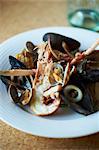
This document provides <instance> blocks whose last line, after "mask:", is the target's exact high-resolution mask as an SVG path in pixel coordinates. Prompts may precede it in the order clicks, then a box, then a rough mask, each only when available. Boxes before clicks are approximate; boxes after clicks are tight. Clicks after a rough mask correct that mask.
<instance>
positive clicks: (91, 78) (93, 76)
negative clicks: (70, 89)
mask: <svg viewBox="0 0 99 150" xmlns="http://www.w3.org/2000/svg"><path fill="white" fill-rule="evenodd" d="M81 76H82V78H83V80H85V81H86V83H89V82H99V70H98V69H94V70H91V69H89V70H88V69H87V70H86V71H85V72H83V73H82V74H81Z"/></svg>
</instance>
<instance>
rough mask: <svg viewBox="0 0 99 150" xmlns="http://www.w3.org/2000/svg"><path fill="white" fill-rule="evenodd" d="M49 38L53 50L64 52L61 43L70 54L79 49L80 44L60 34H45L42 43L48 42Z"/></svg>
mask: <svg viewBox="0 0 99 150" xmlns="http://www.w3.org/2000/svg"><path fill="white" fill-rule="evenodd" d="M49 38H50V42H51V46H52V49H54V50H59V51H61V52H64V48H63V46H62V42H65V43H66V44H67V49H68V51H70V52H73V51H75V50H77V49H78V48H79V47H80V42H78V41H77V40H75V39H72V38H69V37H66V36H63V35H60V34H56V33H50V32H49V33H46V34H45V35H44V36H43V41H45V42H46V41H48V39H49Z"/></svg>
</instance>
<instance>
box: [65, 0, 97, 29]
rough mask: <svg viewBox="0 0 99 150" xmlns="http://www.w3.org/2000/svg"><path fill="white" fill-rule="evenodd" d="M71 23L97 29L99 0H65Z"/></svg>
mask: <svg viewBox="0 0 99 150" xmlns="http://www.w3.org/2000/svg"><path fill="white" fill-rule="evenodd" d="M67 4H68V5H67V9H68V21H69V23H70V24H71V25H73V26H76V27H81V28H86V29H91V30H94V31H99V0H67Z"/></svg>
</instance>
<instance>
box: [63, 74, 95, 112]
mask: <svg viewBox="0 0 99 150" xmlns="http://www.w3.org/2000/svg"><path fill="white" fill-rule="evenodd" d="M68 84H72V85H75V86H77V87H78V88H79V89H80V90H81V91H82V93H83V98H82V100H81V101H79V102H73V101H71V100H69V99H67V97H65V99H66V101H67V102H68V104H69V106H70V108H71V109H73V110H74V111H76V112H78V113H80V114H84V115H89V114H92V113H94V112H95V110H94V103H93V98H92V95H91V92H90V90H89V89H88V86H87V84H86V83H85V82H84V81H83V79H82V78H81V76H80V75H77V74H73V75H72V76H71V78H70V81H69V83H68Z"/></svg>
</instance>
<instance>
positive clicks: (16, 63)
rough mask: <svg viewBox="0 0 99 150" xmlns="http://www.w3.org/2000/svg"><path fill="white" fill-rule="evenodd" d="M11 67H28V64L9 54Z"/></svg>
mask: <svg viewBox="0 0 99 150" xmlns="http://www.w3.org/2000/svg"><path fill="white" fill-rule="evenodd" d="M9 62H10V65H11V69H26V66H25V65H24V64H23V63H22V62H21V61H19V60H18V59H16V58H15V57H13V56H9Z"/></svg>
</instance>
